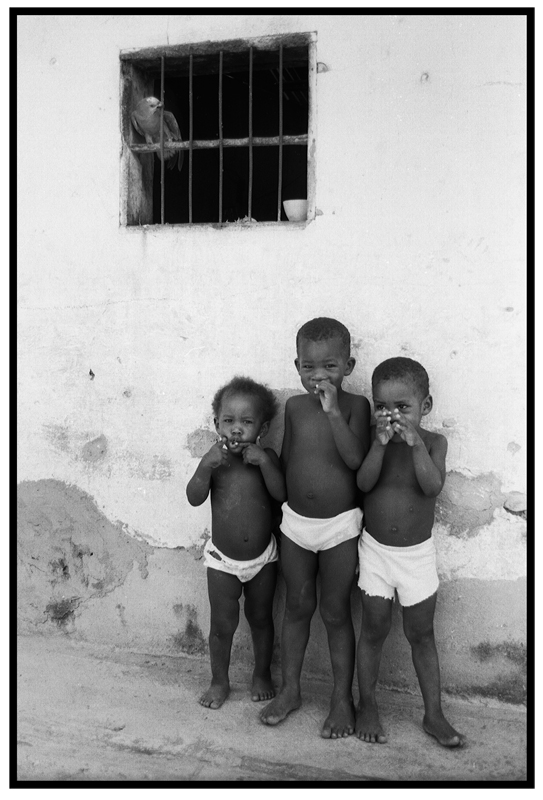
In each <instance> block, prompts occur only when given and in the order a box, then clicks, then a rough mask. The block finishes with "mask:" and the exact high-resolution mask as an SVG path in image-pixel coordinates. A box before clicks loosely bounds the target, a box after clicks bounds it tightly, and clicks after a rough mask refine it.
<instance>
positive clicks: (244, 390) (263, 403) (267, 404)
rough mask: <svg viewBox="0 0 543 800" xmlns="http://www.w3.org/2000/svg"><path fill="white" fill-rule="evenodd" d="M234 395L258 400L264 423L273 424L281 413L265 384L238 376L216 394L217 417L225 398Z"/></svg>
mask: <svg viewBox="0 0 543 800" xmlns="http://www.w3.org/2000/svg"><path fill="white" fill-rule="evenodd" d="M232 395H244V396H246V397H254V398H256V399H257V400H258V402H259V404H260V410H261V412H262V416H263V420H262V421H263V422H271V420H272V419H273V418H274V417H275V415H276V414H277V412H278V411H279V403H278V402H277V400H276V398H275V395H274V393H273V392H272V390H271V389H270V388H269V387H268V386H265V385H264V384H263V383H257V382H256V381H253V379H252V378H246V377H244V376H243V375H236V376H234V377H233V378H232V380H231V381H229V382H228V383H226V384H225V385H224V386H221V388H220V389H218V390H217V391H216V392H215V396H214V397H213V403H212V408H213V414H214V415H215V417H218V416H219V412H220V409H221V403H222V401H223V400H224V398H225V397H232Z"/></svg>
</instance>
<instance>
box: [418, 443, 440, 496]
mask: <svg viewBox="0 0 543 800" xmlns="http://www.w3.org/2000/svg"><path fill="white" fill-rule="evenodd" d="M419 438H420V437H419ZM447 444H448V443H447V440H446V439H445V437H444V436H441V435H440V434H437V438H436V440H435V441H434V442H432V445H431V446H430V450H427V449H426V445H425V444H424V442H423V441H422V439H421V440H420V442H417V443H416V444H415V445H413V465H414V467H415V475H416V476H417V480H418V482H419V486H420V488H421V489H422V491H423V492H424V494H425V495H426V496H427V497H437V496H438V494H439V493H440V492H441V490H442V489H443V484H444V483H445V456H446V455H447Z"/></svg>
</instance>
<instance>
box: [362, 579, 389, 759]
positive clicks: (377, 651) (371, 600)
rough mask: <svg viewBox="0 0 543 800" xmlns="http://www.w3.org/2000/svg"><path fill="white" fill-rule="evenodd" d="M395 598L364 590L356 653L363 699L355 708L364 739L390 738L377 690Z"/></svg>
mask: <svg viewBox="0 0 543 800" xmlns="http://www.w3.org/2000/svg"><path fill="white" fill-rule="evenodd" d="M391 620H392V600H388V599H387V598H385V597H377V596H374V595H371V596H370V595H368V594H366V592H364V591H362V624H361V626H360V638H359V640H358V649H357V654H356V661H357V673H358V689H359V692H360V699H359V702H358V707H357V710H356V726H355V732H356V735H357V736H358V738H359V739H363V740H364V741H365V742H378V743H379V744H383V743H384V742H386V741H387V738H386V736H385V732H384V731H383V728H382V727H381V720H380V719H379V709H378V708H377V701H376V699H375V689H376V686H377V678H378V676H379V665H380V663H381V652H382V649H383V644H384V641H385V639H386V638H387V636H388V632H389V631H390V624H391Z"/></svg>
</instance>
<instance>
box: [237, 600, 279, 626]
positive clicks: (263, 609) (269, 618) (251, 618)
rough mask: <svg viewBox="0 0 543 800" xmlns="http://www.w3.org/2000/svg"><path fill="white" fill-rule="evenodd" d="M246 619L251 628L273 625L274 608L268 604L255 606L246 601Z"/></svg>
mask: <svg viewBox="0 0 543 800" xmlns="http://www.w3.org/2000/svg"><path fill="white" fill-rule="evenodd" d="M243 610H244V613H245V619H246V620H247V622H248V623H249V625H250V626H251V628H258V629H264V628H267V627H269V626H270V625H273V615H272V610H271V608H270V607H268V606H256V607H255V606H253V605H250V604H249V603H247V601H245V607H244V609H243Z"/></svg>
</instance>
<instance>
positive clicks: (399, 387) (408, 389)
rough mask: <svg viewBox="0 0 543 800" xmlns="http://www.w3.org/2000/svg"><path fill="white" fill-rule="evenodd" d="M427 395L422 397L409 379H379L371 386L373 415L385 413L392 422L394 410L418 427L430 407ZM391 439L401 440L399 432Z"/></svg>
mask: <svg viewBox="0 0 543 800" xmlns="http://www.w3.org/2000/svg"><path fill="white" fill-rule="evenodd" d="M428 399H429V395H428V397H422V396H421V393H420V391H419V390H418V389H417V387H416V386H415V385H414V384H413V382H412V381H410V380H406V381H403V380H389V381H381V382H380V383H378V384H376V385H375V386H374V387H373V408H374V413H375V416H376V417H377V416H383V415H387V416H389V417H392V422H394V417H393V414H394V411H396V410H397V411H399V412H400V414H401V415H402V416H403V417H405V419H407V420H409V422H410V423H411V424H412V425H413V427H415V428H418V427H419V425H420V421H421V419H422V417H423V416H424V415H425V414H428V412H429V411H430V409H431V407H432V406H431V403H428ZM392 441H401V437H400V436H399V434H397V433H395V434H394V438H393V440H392Z"/></svg>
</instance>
